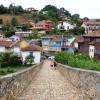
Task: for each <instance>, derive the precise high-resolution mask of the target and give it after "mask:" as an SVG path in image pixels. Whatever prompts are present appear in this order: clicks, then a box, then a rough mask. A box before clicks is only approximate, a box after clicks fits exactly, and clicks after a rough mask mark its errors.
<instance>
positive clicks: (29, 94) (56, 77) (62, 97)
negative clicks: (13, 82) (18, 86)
mask: <svg viewBox="0 0 100 100" xmlns="http://www.w3.org/2000/svg"><path fill="white" fill-rule="evenodd" d="M18 100H82V99H81V98H80V96H79V95H78V94H77V91H76V89H75V88H73V87H72V86H71V84H70V83H68V82H67V80H66V79H65V78H64V77H63V76H62V75H61V74H60V73H59V72H58V70H54V69H51V68H50V61H46V62H45V63H44V65H43V67H42V69H41V70H40V72H39V73H38V74H37V75H36V77H35V78H34V79H33V80H32V82H31V84H30V85H29V86H28V88H27V89H26V90H25V91H24V92H23V94H22V95H21V96H20V97H19V98H18Z"/></svg>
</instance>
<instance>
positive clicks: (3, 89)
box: [0, 63, 42, 100]
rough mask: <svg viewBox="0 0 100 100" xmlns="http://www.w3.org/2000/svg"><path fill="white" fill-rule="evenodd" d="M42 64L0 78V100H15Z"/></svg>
mask: <svg viewBox="0 0 100 100" xmlns="http://www.w3.org/2000/svg"><path fill="white" fill-rule="evenodd" d="M41 65H42V63H40V64H38V65H34V66H32V67H30V68H27V69H25V70H22V71H20V72H16V73H13V74H9V75H6V76H2V77H0V100H17V97H18V96H19V95H20V94H21V93H22V92H23V90H24V89H25V88H26V87H27V86H28V84H29V83H30V82H31V81H32V79H33V78H34V76H35V75H36V73H37V72H38V71H39V70H40V69H41Z"/></svg>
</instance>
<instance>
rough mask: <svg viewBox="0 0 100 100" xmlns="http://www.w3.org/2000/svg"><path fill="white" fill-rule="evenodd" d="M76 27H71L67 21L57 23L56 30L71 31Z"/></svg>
mask: <svg viewBox="0 0 100 100" xmlns="http://www.w3.org/2000/svg"><path fill="white" fill-rule="evenodd" d="M75 26H76V25H73V24H71V23H70V22H68V21H62V22H59V24H58V26H57V28H58V29H59V30H60V31H63V30H65V31H67V30H69V29H73V28H74V27H75Z"/></svg>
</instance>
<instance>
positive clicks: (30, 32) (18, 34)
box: [15, 31, 32, 38]
mask: <svg viewBox="0 0 100 100" xmlns="http://www.w3.org/2000/svg"><path fill="white" fill-rule="evenodd" d="M30 34H32V31H19V32H15V35H16V36H18V37H20V38H22V37H27V36H29V35H30Z"/></svg>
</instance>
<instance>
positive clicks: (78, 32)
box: [68, 27, 85, 35]
mask: <svg viewBox="0 0 100 100" xmlns="http://www.w3.org/2000/svg"><path fill="white" fill-rule="evenodd" d="M68 33H72V34H73V35H82V34H84V33H85V29H84V28H83V27H75V28H74V29H70V30H69V31H68Z"/></svg>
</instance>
